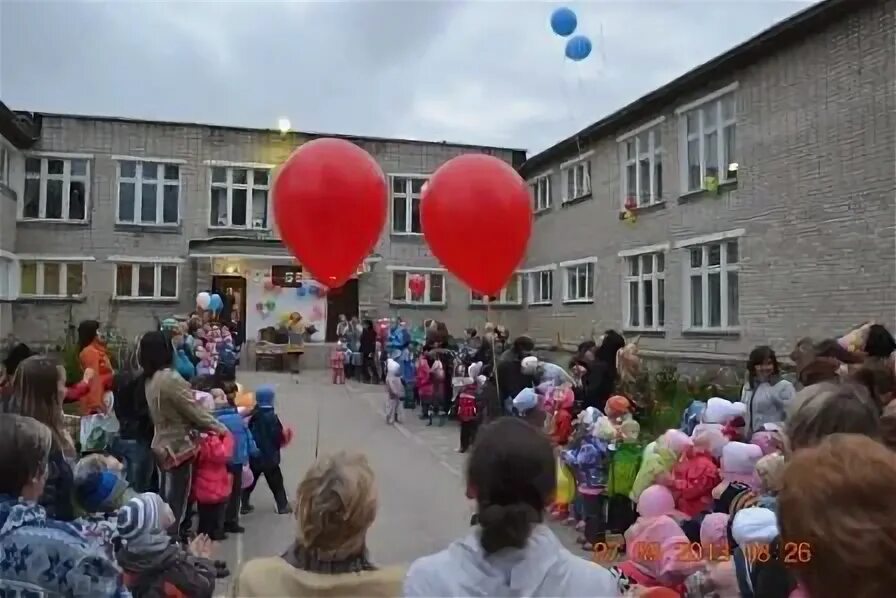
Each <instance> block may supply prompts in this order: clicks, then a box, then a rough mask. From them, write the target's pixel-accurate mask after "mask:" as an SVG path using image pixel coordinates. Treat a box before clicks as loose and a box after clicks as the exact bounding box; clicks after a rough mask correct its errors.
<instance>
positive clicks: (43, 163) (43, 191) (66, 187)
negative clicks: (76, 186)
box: [18, 152, 93, 223]
mask: <svg viewBox="0 0 896 598" xmlns="http://www.w3.org/2000/svg"><path fill="white" fill-rule="evenodd" d="M28 159H34V160H40V173H39V174H38V175H37V176H35V175H33V174H31V173H29V172H28V171H27V165H28V162H27V161H28ZM50 160H61V161H62V162H63V166H62V174H50V173H49V166H48V164H49V161H50ZM72 160H83V161H85V162H86V164H85V168H84V174H83V175H80V174H79V175H72ZM24 164H25V166H24V167H25V176H24V178H25V180H26V181H27V180H34V179H37V180H39V181H40V190H39V192H38V193H39V200H38V215H37V217H36V218H35V217H33V216H25V186H24V184H23V186H22V193H21V196H20V198H19V201H18V204H19V205H18V219H19V220H23V221H29V222H83V223H86V222H87V221H88V219H89V217H90V178H91V166H92V165H93V154H71V153H55V152H29V153H27V154H25V163H24ZM50 180H58V181H62V214H63V217H62V218H47V217H46V213H47V181H50ZM73 180H75V181H81V182H83V183H84V217H83V218H68V217H67V214H68V213H69V207H70V202H71V183H72V181H73Z"/></svg>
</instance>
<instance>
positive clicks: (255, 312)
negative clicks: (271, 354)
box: [246, 262, 327, 342]
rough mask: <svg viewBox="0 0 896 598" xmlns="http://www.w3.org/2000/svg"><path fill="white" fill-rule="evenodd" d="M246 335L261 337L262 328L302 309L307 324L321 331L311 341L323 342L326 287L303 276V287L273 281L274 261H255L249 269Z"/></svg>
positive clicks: (325, 317)
mask: <svg viewBox="0 0 896 598" xmlns="http://www.w3.org/2000/svg"><path fill="white" fill-rule="evenodd" d="M246 272H247V274H248V273H249V272H251V274H250V275H248V276H247V280H246V305H247V308H248V309H247V310H246V311H247V312H248V313H247V314H246V334H247V336H249V338H258V331H259V330H261V329H262V328H267V327H268V326H273V327H275V328H277V327H279V326H281V325H282V324H283V323H285V322H286V320H287V319H288V318H289V315H290V314H291V313H293V312H298V313H299V314H301V316H302V320H303V322H304V323H305V325H306V326H311V325H313V326H314V327H315V328H316V329H317V331H316V332H315V334H314V335H313V336H312V337H311V339H310V340H311V341H314V342H323V341H324V339H325V335H326V329H327V298H326V292H325V289H324V287H323V286H322V285H321V284H320V283H318V282H316V281H314V280H308V279H302V281H301V286H299V285H298V283H294V284H293V286H291V287H281V286H277V285H274V284H272V283H273V280H272V276H271V274H272V272H271V266H270V264H265V263H263V262H262V263H255V264H251V265H249V266H247V270H246Z"/></svg>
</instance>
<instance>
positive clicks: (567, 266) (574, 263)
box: [560, 257, 597, 303]
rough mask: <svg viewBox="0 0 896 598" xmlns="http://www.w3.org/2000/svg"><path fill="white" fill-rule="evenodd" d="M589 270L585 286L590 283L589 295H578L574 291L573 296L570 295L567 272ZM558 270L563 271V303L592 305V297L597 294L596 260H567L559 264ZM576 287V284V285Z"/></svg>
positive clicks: (593, 258)
mask: <svg viewBox="0 0 896 598" xmlns="http://www.w3.org/2000/svg"><path fill="white" fill-rule="evenodd" d="M583 267H585V268H589V267H590V271H589V272H590V274H589V276H586V279H585V280H586V286H587V283H588V282H590V283H591V284H590V286H591V293H590V295H589V294H587V293H584V294H580V293H579V292H578V289H576V293H575V296H573V295H572V294H571V291H572V289H570V288H569V271H570V270H572V269H576V270H578V269H579V268H583ZM560 268H562V271H563V303H594V296H595V294H596V292H597V258H596V257H586V258H582V259H579V260H569V261H567V262H560ZM576 286H578V283H577V284H576Z"/></svg>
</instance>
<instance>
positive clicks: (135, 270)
mask: <svg viewBox="0 0 896 598" xmlns="http://www.w3.org/2000/svg"><path fill="white" fill-rule="evenodd" d="M107 261H109V262H111V263H112V264H113V265H114V267H115V269H114V271H113V275H112V299H114V300H115V301H132V302H147V301H165V302H170V301H177V300H179V298H180V290H181V289H180V275H181V270H182V269H181V266H182V265H183V263H184V260H182V259H181V258H172V257H136V256H134V257H131V256H119V255H113V256H110V257H109V258H107ZM118 266H130V267H131V293H132V295H119V294H118ZM144 266H152V267H153V269H154V278H153V294H152V296H151V297H150V296H138V295H137V294H136V293H137V291H138V289H139V288H140V268H141V267H144ZM163 266H174V267H175V268H176V275H175V276H176V280H175V287H174V291H175V292H174V296H173V297H171V296H167V295H166V296H162V295H161V291H162V267H163Z"/></svg>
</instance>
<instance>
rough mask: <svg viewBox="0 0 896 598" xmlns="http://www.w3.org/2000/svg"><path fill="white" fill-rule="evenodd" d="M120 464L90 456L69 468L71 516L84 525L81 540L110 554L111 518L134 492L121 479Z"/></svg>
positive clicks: (103, 456) (110, 458)
mask: <svg viewBox="0 0 896 598" xmlns="http://www.w3.org/2000/svg"><path fill="white" fill-rule="evenodd" d="M123 469H124V467H123V466H122V464H121V462H120V461H118V460H117V459H115V458H114V457H111V456H109V455H104V454H102V453H93V454H90V455H87V456H85V457H83V458H82V459H81V460H80V461H78V462H77V463H76V464H75V467H74V468H73V472H72V473H73V476H72V477H73V478H74V497H73V499H74V500H73V502H74V506H75V512H76V513H77V514H78V516H79V517H81V522H82V523H83V524H84V527H83V534H84V537H85V538H86V539H87V540H88V541H89V542H91V543H93V544H95V545H97V546H99V547H100V548H101V549H103V550H106V551H107V552H108V553H109V557H110V558H114V555H113V554H112V538H113V537H114V536H115V523H114V521H113V519H114V518H115V515H116V513H117V512H118V509H119V508H120V507H121V505H123V504H124V503H125V502H126V501H127V500H128V499H130V498H131V497H132V496H134V495H135V492H134V491H133V490H132V489H131V487H130V486H129V485H128V483H127V481H126V480H125V479H124V477H123Z"/></svg>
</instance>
